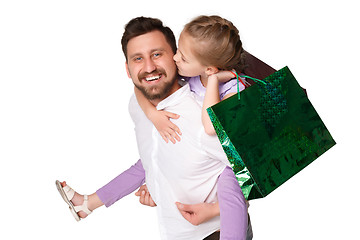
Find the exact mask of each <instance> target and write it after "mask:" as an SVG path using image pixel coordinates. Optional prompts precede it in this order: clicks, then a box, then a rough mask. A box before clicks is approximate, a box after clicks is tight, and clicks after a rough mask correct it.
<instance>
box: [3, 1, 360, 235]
mask: <svg viewBox="0 0 360 240" xmlns="http://www.w3.org/2000/svg"><path fill="white" fill-rule="evenodd" d="M358 10H359V7H358V5H357V3H356V1H349V0H343V1H331V0H328V1H320V0H318V1H304V0H303V1H280V0H275V1H274V0H273V1H265V0H264V1H256V0H252V1H250V0H246V1H239V0H236V1H235V0H234V1H210V0H208V1H168V0H167V1H143V0H138V1H89V0H87V1H78V0H72V1H67V0H63V1H50V0H48V1H39V0H37V1H36V0H34V1H16V0H12V1H10V0H9V1H1V2H0V35H1V36H0V180H1V188H0V194H1V199H0V201H1V202H0V206H1V211H0V216H1V219H2V224H1V231H0V238H1V239H64V237H66V236H68V239H77V238H81V239H96V238H102V239H158V238H159V235H158V226H157V221H156V213H155V209H154V208H149V207H144V206H142V205H140V204H139V203H138V202H137V198H136V197H135V196H134V195H133V194H131V195H130V196H128V197H125V198H124V199H122V200H120V201H119V202H118V203H116V204H115V205H113V206H112V207H111V208H108V209H107V208H105V207H102V208H100V209H98V210H96V211H95V212H94V213H93V214H92V215H91V216H90V217H89V218H87V219H85V220H82V221H81V222H79V223H77V222H75V220H74V219H73V217H72V216H71V214H70V212H69V211H68V209H67V207H66V204H65V203H64V202H63V200H62V199H61V198H60V195H59V194H58V192H57V191H56V188H55V184H54V182H55V180H56V179H59V180H67V182H68V183H69V185H70V186H72V187H73V188H74V189H75V190H77V191H79V192H80V193H88V194H90V193H93V192H94V191H95V190H96V189H98V188H99V187H101V186H102V185H103V184H105V183H107V182H108V181H109V180H111V179H112V178H113V177H115V176H117V174H119V173H121V172H122V171H123V170H125V169H127V168H128V167H129V166H131V165H132V164H133V163H135V161H136V160H137V159H138V153H137V147H136V143H135V138H134V133H133V125H132V122H131V119H130V117H129V115H128V112H127V104H128V99H129V97H130V95H131V94H132V91H133V87H132V83H131V80H130V79H128V78H127V75H126V72H125V68H124V62H125V59H124V57H123V53H122V51H121V44H120V39H121V36H122V33H123V27H124V25H125V24H126V23H127V22H128V21H129V20H130V19H131V18H133V17H137V16H141V15H144V16H150V17H157V18H160V19H161V20H163V21H164V23H165V24H166V25H168V26H169V27H171V28H172V29H173V31H174V33H175V35H176V36H178V35H179V33H180V31H181V29H182V27H183V25H184V24H185V23H187V22H188V21H189V20H191V19H192V18H193V17H195V16H197V15H200V14H218V15H221V16H223V17H225V18H227V19H229V20H231V21H233V23H234V24H235V25H236V26H237V27H238V29H239V30H240V34H241V38H242V40H243V43H244V47H245V49H246V50H248V51H249V52H251V53H252V54H254V55H255V56H257V57H259V58H260V59H262V60H263V61H265V62H266V63H268V64H270V65H271V66H273V67H274V68H277V69H280V68H282V67H284V66H286V65H287V66H289V67H290V69H291V71H292V72H293V74H294V75H295V76H296V78H297V80H298V81H299V83H300V84H301V85H302V86H303V87H304V88H306V89H307V91H308V96H309V98H310V100H311V102H312V103H313V105H314V106H315V108H316V109H317V111H318V113H319V115H320V116H321V117H322V119H323V121H324V122H325V124H326V126H327V127H328V129H329V130H330V132H331V134H332V136H333V137H334V139H335V140H336V141H337V145H336V146H335V147H333V148H332V149H331V150H330V151H328V152H326V153H325V154H324V155H323V156H321V157H320V158H319V159H317V160H316V161H315V162H314V163H312V164H311V165H310V166H308V167H307V168H306V169H304V170H303V171H302V172H301V173H299V174H298V175H296V176H295V177H293V178H292V179H290V180H289V181H288V182H286V183H285V184H284V185H283V186H281V187H280V188H279V189H277V190H276V191H275V192H273V193H271V194H270V195H269V196H267V197H266V198H264V199H259V200H255V201H252V202H251V203H250V204H251V206H250V209H249V212H250V215H251V218H252V224H253V230H254V239H255V240H262V239H277V240H280V239H286V240H288V239H360V233H359V231H360V230H359V228H360V220H359V217H360V208H359V203H360V201H359V178H358V173H359V168H358V166H359V164H358V161H359V155H358V151H357V148H358V147H359V146H358V143H359V140H358V139H359V134H360V132H359V122H360V118H359V106H358V103H359V90H360V88H359V87H360V85H359V68H358V63H359V59H358V55H359V53H360V51H359V42H360V38H359V36H358V32H359V30H358V29H359V26H358V24H357V23H358V22H360V18H359V17H358V16H359V14H358ZM356 22H357V23H356ZM4 236H6V237H4Z"/></svg>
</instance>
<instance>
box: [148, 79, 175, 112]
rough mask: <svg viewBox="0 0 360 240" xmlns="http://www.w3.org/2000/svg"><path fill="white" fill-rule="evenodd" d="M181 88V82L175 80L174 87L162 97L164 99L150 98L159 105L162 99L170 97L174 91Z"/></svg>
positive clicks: (155, 104) (154, 103)
mask: <svg viewBox="0 0 360 240" xmlns="http://www.w3.org/2000/svg"><path fill="white" fill-rule="evenodd" d="M180 88H181V86H180V84H179V83H178V81H175V83H174V85H173V86H172V88H171V89H170V91H169V93H168V94H167V95H166V97H164V98H162V99H154V100H149V101H150V102H151V103H152V104H153V105H154V106H157V105H158V104H159V103H160V102H161V101H162V100H164V99H165V98H167V97H169V96H170V95H171V94H173V93H174V92H176V91H177V90H179V89H180Z"/></svg>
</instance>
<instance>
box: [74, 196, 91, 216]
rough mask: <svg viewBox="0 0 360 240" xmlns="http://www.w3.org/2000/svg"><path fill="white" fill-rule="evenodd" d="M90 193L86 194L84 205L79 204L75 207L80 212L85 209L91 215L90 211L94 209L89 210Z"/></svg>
mask: <svg viewBox="0 0 360 240" xmlns="http://www.w3.org/2000/svg"><path fill="white" fill-rule="evenodd" d="M88 199H89V198H88V195H86V194H85V195H84V202H83V204H82V205H79V206H75V207H74V209H75V211H76V212H80V211H83V212H85V213H86V214H87V215H89V214H90V213H92V211H90V210H89V208H88Z"/></svg>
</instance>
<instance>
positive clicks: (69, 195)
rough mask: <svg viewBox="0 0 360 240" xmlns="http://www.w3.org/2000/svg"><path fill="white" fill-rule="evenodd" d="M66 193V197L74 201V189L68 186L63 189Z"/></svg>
mask: <svg viewBox="0 0 360 240" xmlns="http://www.w3.org/2000/svg"><path fill="white" fill-rule="evenodd" d="M63 189H64V192H65V194H66V197H67V198H68V199H69V200H71V199H73V197H74V195H75V191H74V189H72V188H71V187H70V186H69V185H66V186H65V187H63Z"/></svg>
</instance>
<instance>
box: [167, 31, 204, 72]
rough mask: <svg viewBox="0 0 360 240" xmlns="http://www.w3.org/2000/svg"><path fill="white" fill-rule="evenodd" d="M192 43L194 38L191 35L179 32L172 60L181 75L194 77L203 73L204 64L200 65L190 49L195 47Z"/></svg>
mask: <svg viewBox="0 0 360 240" xmlns="http://www.w3.org/2000/svg"><path fill="white" fill-rule="evenodd" d="M194 44H195V39H194V38H193V37H191V36H189V34H187V33H185V32H182V33H181V35H180V38H179V44H178V45H179V46H178V49H177V52H176V54H175V55H174V61H175V63H176V65H177V68H178V71H179V74H180V75H181V76H184V77H195V76H199V75H204V74H205V70H206V66H204V65H202V64H201V63H200V62H199V61H198V59H197V58H196V57H195V55H194V54H193V52H192V51H191V49H192V48H193V47H195V46H194Z"/></svg>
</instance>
